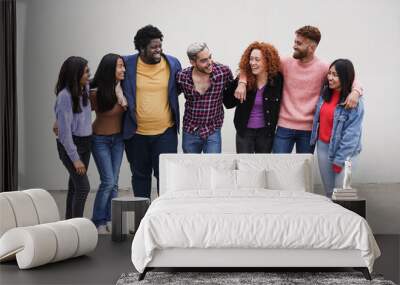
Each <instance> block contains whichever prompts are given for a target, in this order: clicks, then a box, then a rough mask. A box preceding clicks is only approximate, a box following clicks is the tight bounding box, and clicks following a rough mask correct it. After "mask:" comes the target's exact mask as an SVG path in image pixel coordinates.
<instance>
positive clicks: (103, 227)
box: [97, 225, 109, 235]
mask: <svg viewBox="0 0 400 285" xmlns="http://www.w3.org/2000/svg"><path fill="white" fill-rule="evenodd" d="M97 233H98V234H99V235H108V234H109V232H108V231H107V227H106V225H101V226H98V227H97Z"/></svg>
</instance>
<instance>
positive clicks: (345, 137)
mask: <svg viewBox="0 0 400 285" xmlns="http://www.w3.org/2000/svg"><path fill="white" fill-rule="evenodd" d="M354 74H355V72H354V66H353V64H352V62H351V61H350V60H348V59H337V60H335V61H334V62H333V63H332V64H331V65H330V67H329V72H328V75H327V79H326V81H325V84H324V85H323V87H322V89H321V97H320V99H319V102H318V103H317V107H316V112H315V115H314V122H313V129H312V134H311V145H315V144H316V145H317V156H318V164H319V171H320V173H321V178H322V183H323V185H324V188H325V192H326V196H327V197H330V198H331V197H332V193H333V189H334V187H340V185H341V183H342V182H343V174H344V171H343V167H344V163H345V161H346V160H348V159H350V160H351V163H352V169H354V166H355V165H356V162H357V157H358V154H359V153H360V152H361V125H362V120H363V117H364V104H363V98H362V97H360V100H359V102H358V105H357V107H355V108H352V109H346V108H345V106H344V102H345V101H346V98H347V96H348V95H349V94H350V92H351V89H352V85H353V81H354V76H355V75H354Z"/></svg>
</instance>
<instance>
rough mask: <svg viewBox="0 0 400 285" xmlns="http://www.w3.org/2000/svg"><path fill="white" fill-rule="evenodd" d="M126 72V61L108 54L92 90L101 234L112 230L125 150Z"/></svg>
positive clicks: (97, 219) (96, 220)
mask: <svg viewBox="0 0 400 285" xmlns="http://www.w3.org/2000/svg"><path fill="white" fill-rule="evenodd" d="M124 76H125V65H124V62H123V60H122V58H121V56H119V55H117V54H107V55H105V56H104V57H103V58H102V60H101V62H100V64H99V66H98V68H97V71H96V74H95V76H94V79H93V82H92V84H91V86H92V88H95V89H94V90H93V91H92V92H91V94H90V100H91V104H92V109H93V110H94V111H95V112H96V120H95V121H94V122H93V125H92V127H93V140H92V154H93V157H94V161H95V163H96V166H97V169H98V171H99V175H100V186H99V189H98V191H97V194H96V199H95V202H94V208H93V217H92V220H93V222H94V224H95V225H96V227H97V230H98V232H99V234H106V233H109V232H110V231H111V229H110V227H111V222H110V221H111V200H112V198H114V197H116V196H117V192H118V176H119V171H120V167H121V163H122V157H123V152H124V142H123V139H122V134H121V128H122V117H123V114H124V112H125V109H126V106H127V102H126V99H125V97H124V94H123V92H122V89H121V86H120V81H121V80H123V79H124Z"/></svg>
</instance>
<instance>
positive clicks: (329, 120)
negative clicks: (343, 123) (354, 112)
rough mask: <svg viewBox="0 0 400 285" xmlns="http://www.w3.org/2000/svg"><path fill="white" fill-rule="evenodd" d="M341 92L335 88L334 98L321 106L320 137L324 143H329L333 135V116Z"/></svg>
mask: <svg viewBox="0 0 400 285" xmlns="http://www.w3.org/2000/svg"><path fill="white" fill-rule="evenodd" d="M339 99H340V92H339V91H338V90H334V91H333V93H332V98H331V100H330V101H329V102H324V103H323V104H322V106H321V111H320V114H319V137H318V138H319V139H320V140H321V141H323V142H324V143H329V142H330V140H331V135H332V128H333V116H334V114H335V109H336V105H337V104H338V103H339Z"/></svg>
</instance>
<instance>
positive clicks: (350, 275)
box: [116, 272, 395, 285]
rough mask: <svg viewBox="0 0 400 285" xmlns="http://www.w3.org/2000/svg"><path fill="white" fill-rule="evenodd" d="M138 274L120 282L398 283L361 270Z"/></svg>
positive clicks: (180, 284) (229, 284)
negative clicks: (366, 276) (143, 275)
mask: <svg viewBox="0 0 400 285" xmlns="http://www.w3.org/2000/svg"><path fill="white" fill-rule="evenodd" d="M138 276H139V273H124V274H122V275H121V277H120V278H119V279H118V281H117V284H116V285H134V284H135V285H136V284H138V285H145V284H157V285H163V284H169V285H186V284H213V285H217V284H221V285H236V284H237V285H239V284H240V285H246V284H252V285H253V284H267V285H292V284H293V285H294V284H295V285H297V284H321V285H322V284H324V285H347V284H349V285H350V284H351V285H353V284H355V285H358V284H368V285H370V284H374V285H375V284H376V285H378V284H379V285H395V283H393V282H392V281H388V280H384V279H383V277H382V276H381V275H372V278H373V280H372V281H368V280H366V279H365V278H364V276H363V275H362V273H360V272H279V273H275V272H148V273H147V274H146V277H145V279H144V280H142V281H138Z"/></svg>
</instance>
